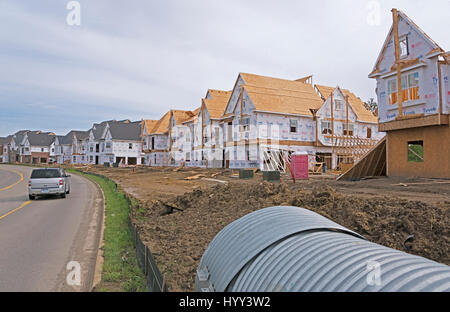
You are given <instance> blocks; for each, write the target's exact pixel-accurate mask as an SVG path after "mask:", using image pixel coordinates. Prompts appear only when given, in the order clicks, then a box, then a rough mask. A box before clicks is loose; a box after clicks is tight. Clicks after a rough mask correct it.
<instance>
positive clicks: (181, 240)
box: [87, 167, 450, 291]
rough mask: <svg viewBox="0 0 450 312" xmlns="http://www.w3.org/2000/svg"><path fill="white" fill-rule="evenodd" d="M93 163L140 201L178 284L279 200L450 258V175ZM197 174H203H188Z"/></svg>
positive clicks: (148, 232) (140, 215)
mask: <svg viewBox="0 0 450 312" xmlns="http://www.w3.org/2000/svg"><path fill="white" fill-rule="evenodd" d="M87 170H90V171H94V172H96V173H100V174H103V175H106V176H108V177H109V178H111V179H112V180H114V181H116V182H117V183H118V184H119V185H120V186H121V187H122V189H123V190H124V191H125V192H127V193H128V194H129V195H131V196H133V197H134V198H136V199H137V200H138V201H139V203H140V204H139V205H140V207H139V208H137V209H135V211H133V219H134V220H133V221H134V222H135V223H136V224H137V226H138V229H139V231H140V234H141V237H142V239H143V241H144V242H145V243H146V244H147V245H148V246H149V248H150V250H151V252H152V253H153V255H154V256H155V259H156V261H157V263H158V266H159V268H160V270H161V271H162V273H163V274H165V275H166V280H167V282H168V285H169V289H170V290H171V291H192V290H194V287H195V273H196V268H197V265H198V263H199V261H200V258H201V256H202V254H203V252H204V250H205V249H206V247H207V246H208V243H209V242H210V241H211V240H212V239H213V238H214V236H215V235H216V234H217V233H218V232H219V231H220V230H221V229H222V228H223V227H225V226H226V225H227V224H229V223H231V222H232V221H234V220H236V219H238V218H240V217H242V216H244V215H246V214H248V213H250V212H252V211H254V210H257V209H261V208H265V207H270V206H274V205H293V206H299V207H304V208H308V209H311V210H313V211H315V212H317V213H319V214H321V215H323V216H325V217H328V218H330V219H331V220H333V221H335V222H337V223H339V224H341V225H343V226H345V227H347V228H349V229H351V230H353V231H355V232H357V233H359V234H361V235H363V236H365V237H366V238H367V239H368V240H370V241H373V242H376V243H378V244H382V245H385V246H388V247H391V248H395V249H399V250H402V251H405V252H408V253H412V254H416V255H420V256H423V257H426V258H429V259H433V260H435V261H438V262H442V263H445V264H450V253H449V246H450V244H449V243H450V228H449V221H450V209H449V208H450V181H449V180H433V179H422V178H408V179H401V178H378V179H368V180H363V181H359V182H339V181H335V180H334V178H332V177H330V176H328V177H323V176H317V177H313V178H311V179H310V180H305V181H297V183H296V184H294V183H293V182H292V181H291V180H290V179H289V178H288V176H282V182H281V183H268V182H263V181H262V177H261V175H260V174H259V173H257V174H256V175H255V177H254V178H253V179H250V180H240V179H237V178H236V177H232V174H233V172H232V171H231V170H223V169H208V170H205V169H198V168H196V169H194V168H182V169H179V170H176V171H175V170H174V168H136V169H135V170H134V172H133V171H132V169H131V168H102V167H92V168H90V169H87ZM236 173H237V171H236ZM192 176H195V177H196V179H192V180H185V178H188V177H192ZM204 178H206V179H218V180H221V181H226V182H227V183H220V182H213V181H211V180H203V179H204ZM170 211H172V213H170ZM411 236H412V238H411ZM408 237H410V239H408V241H407V242H405V241H406V239H407V238H408Z"/></svg>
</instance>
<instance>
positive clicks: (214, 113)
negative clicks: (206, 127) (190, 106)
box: [203, 90, 231, 119]
mask: <svg viewBox="0 0 450 312" xmlns="http://www.w3.org/2000/svg"><path fill="white" fill-rule="evenodd" d="M212 91H214V92H212ZM210 92H211V94H212V98H210V99H203V103H204V104H205V106H206V108H207V109H208V112H209V116H210V119H219V118H220V117H222V116H223V113H224V111H225V108H226V106H227V103H228V100H229V99H230V95H231V92H230V91H218V90H211V91H210Z"/></svg>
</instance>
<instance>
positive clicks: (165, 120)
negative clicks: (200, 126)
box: [147, 109, 194, 134]
mask: <svg viewBox="0 0 450 312" xmlns="http://www.w3.org/2000/svg"><path fill="white" fill-rule="evenodd" d="M172 116H174V118H175V120H176V122H177V124H181V123H183V122H185V121H186V120H188V119H190V118H192V117H193V116H194V113H193V112H192V111H185V110H174V109H173V110H170V111H168V112H167V113H165V114H164V116H162V117H161V119H160V120H158V121H157V122H156V123H155V125H154V127H153V129H152V130H150V129H147V131H149V134H165V133H169V128H170V119H171V117H172Z"/></svg>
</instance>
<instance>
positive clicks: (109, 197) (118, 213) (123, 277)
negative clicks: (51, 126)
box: [66, 169, 147, 292]
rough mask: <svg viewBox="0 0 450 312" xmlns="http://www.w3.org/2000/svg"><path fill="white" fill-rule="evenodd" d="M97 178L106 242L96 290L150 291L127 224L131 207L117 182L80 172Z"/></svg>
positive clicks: (88, 176)
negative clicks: (103, 203) (101, 195)
mask: <svg viewBox="0 0 450 312" xmlns="http://www.w3.org/2000/svg"><path fill="white" fill-rule="evenodd" d="M66 171H69V172H72V173H77V174H81V175H82V176H84V177H86V178H89V179H91V180H92V181H94V182H96V183H97V184H98V185H100V187H101V188H102V189H103V193H104V194H105V204H106V207H105V233H104V246H103V257H104V263H103V272H102V280H101V282H100V283H99V285H97V287H96V289H95V291H99V292H108V291H126V292H140V291H147V288H146V282H145V276H144V273H143V272H142V270H141V269H140V268H139V267H138V264H137V260H136V250H135V249H134V246H133V242H132V236H131V233H130V230H129V227H128V214H129V207H128V203H127V201H126V199H125V198H124V196H123V194H122V193H121V192H116V191H115V184H114V183H113V182H111V181H109V180H106V179H104V178H101V177H98V176H95V175H91V174H85V173H80V172H78V171H75V170H71V169H67V170H66Z"/></svg>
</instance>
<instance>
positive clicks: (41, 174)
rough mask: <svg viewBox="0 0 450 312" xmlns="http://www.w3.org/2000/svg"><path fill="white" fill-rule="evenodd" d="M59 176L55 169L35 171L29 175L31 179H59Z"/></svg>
mask: <svg viewBox="0 0 450 312" xmlns="http://www.w3.org/2000/svg"><path fill="white" fill-rule="evenodd" d="M60 177H61V174H60V172H59V170H57V169H37V170H33V172H32V173H31V178H32V179H51V178H60Z"/></svg>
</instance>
